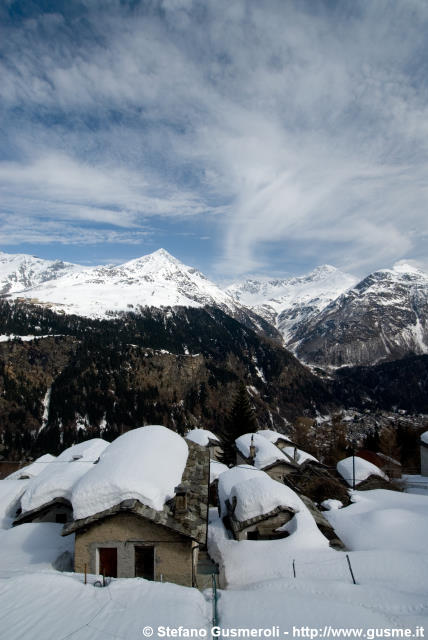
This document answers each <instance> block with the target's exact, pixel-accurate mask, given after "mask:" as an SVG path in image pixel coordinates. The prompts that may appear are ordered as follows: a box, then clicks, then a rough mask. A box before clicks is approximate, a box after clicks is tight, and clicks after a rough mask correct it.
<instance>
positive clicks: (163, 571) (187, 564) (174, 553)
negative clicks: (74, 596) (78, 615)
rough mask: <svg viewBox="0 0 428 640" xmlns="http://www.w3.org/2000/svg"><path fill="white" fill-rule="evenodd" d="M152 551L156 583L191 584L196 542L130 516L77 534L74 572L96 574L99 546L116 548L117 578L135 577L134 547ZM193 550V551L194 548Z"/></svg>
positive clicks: (109, 519)
mask: <svg viewBox="0 0 428 640" xmlns="http://www.w3.org/2000/svg"><path fill="white" fill-rule="evenodd" d="M145 544H147V545H149V546H154V548H155V580H157V581H160V580H162V581H164V582H174V583H176V584H181V585H185V586H192V585H193V582H194V580H193V575H194V570H193V569H194V567H193V563H196V562H197V546H198V545H197V543H195V542H193V541H192V540H191V539H190V538H186V537H185V536H182V535H180V534H178V533H175V532H174V531H172V530H170V529H168V528H166V527H164V526H162V525H159V524H155V523H153V522H151V521H150V520H146V519H144V518H139V517H137V516H135V515H134V514H131V513H120V514H116V515H112V516H109V517H107V518H106V519H104V520H102V521H99V522H96V523H94V524H92V525H91V526H89V527H88V528H87V529H86V530H82V531H78V532H77V533H76V542H75V553H74V570H75V571H76V572H77V573H83V572H84V570H85V564H86V565H87V571H88V573H94V574H96V573H98V572H99V564H98V552H97V549H98V548H100V547H115V548H116V549H117V577H118V578H133V577H135V547H136V546H142V545H145ZM194 548H195V551H193V549H194Z"/></svg>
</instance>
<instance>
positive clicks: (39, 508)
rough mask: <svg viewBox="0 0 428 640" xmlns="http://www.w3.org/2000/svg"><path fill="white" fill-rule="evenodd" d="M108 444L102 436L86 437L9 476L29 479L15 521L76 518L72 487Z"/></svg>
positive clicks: (15, 523) (49, 520) (16, 523)
mask: <svg viewBox="0 0 428 640" xmlns="http://www.w3.org/2000/svg"><path fill="white" fill-rule="evenodd" d="M108 445H109V443H108V442H107V441H106V440H103V439H102V438H93V439H91V440H86V441H85V442H80V443H78V444H76V445H72V446H71V447H68V448H67V449H65V450H64V451H63V452H62V453H61V454H60V455H59V456H58V457H57V458H54V457H53V456H50V455H49V454H47V455H45V456H42V457H41V458H38V460H36V461H35V462H34V463H33V464H32V465H29V466H28V467H26V468H24V469H20V470H19V471H18V472H17V473H15V474H13V475H12V476H10V477H11V479H14V478H22V479H27V480H28V483H27V485H26V488H25V491H24V493H23V495H22V498H21V506H20V510H19V513H18V515H17V517H16V518H15V520H14V523H13V524H14V525H19V524H24V523H26V522H56V523H60V524H64V523H66V522H70V521H71V520H73V507H72V504H71V502H70V496H71V492H72V488H73V486H74V485H75V484H76V482H78V480H80V478H81V477H82V476H84V475H85V474H86V473H87V472H88V470H90V469H91V468H92V467H93V466H94V465H95V464H96V463H97V461H98V459H99V456H100V455H101V454H102V452H103V451H104V450H105V449H106V447H108Z"/></svg>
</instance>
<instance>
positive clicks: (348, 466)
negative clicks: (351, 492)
mask: <svg viewBox="0 0 428 640" xmlns="http://www.w3.org/2000/svg"><path fill="white" fill-rule="evenodd" d="M354 457H355V484H356V485H357V484H360V482H364V480H367V478H369V477H370V476H379V477H380V478H383V479H384V480H388V479H389V478H388V476H387V475H386V474H385V473H384V472H383V471H381V470H380V469H379V467H377V466H376V465H375V464H372V463H371V462H369V461H368V460H364V459H363V458H359V457H358V456H350V457H349V458H345V459H344V460H340V462H338V463H337V466H336V468H337V472H338V473H340V475H341V476H342V478H343V479H344V480H346V482H347V483H348V484H349V486H350V487H352V481H353V477H354V462H353V458H354Z"/></svg>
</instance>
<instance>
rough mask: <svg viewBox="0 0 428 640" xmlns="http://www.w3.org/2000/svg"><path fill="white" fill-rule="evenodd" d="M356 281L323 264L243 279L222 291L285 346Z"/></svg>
mask: <svg viewBox="0 0 428 640" xmlns="http://www.w3.org/2000/svg"><path fill="white" fill-rule="evenodd" d="M356 282H357V280H356V278H354V277H353V276H351V275H349V274H347V273H343V272H342V271H339V269H336V268H335V267H332V266H331V265H323V266H320V267H317V268H316V269H314V270H313V271H312V272H311V273H309V274H307V275H304V276H299V277H295V278H286V279H273V280H272V279H269V280H267V279H265V280H262V279H259V280H257V279H252V280H246V281H244V282H242V283H235V284H233V285H230V286H229V287H228V288H227V289H226V291H227V292H228V293H230V294H231V295H232V296H233V297H234V298H235V300H237V301H239V302H241V303H242V304H245V305H246V306H249V307H251V308H252V309H253V310H254V311H255V312H256V313H257V314H258V315H260V316H262V317H263V318H265V319H266V320H267V321H269V322H271V323H272V324H273V325H274V326H276V327H277V329H278V330H279V331H280V333H281V334H282V336H283V338H284V341H285V344H286V345H288V344H289V343H290V342H292V341H293V339H294V335H295V333H296V331H298V330H299V328H300V327H301V326H305V324H307V323H308V322H309V321H310V320H311V319H313V318H315V317H316V316H317V315H318V314H319V313H320V312H321V311H322V310H323V309H324V308H325V307H326V306H327V305H328V304H329V303H330V302H332V300H335V299H336V298H337V297H338V296H339V295H340V294H341V293H343V292H344V291H346V290H347V289H349V288H350V287H352V286H353V285H354V284H356Z"/></svg>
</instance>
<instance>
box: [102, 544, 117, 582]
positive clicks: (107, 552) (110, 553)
mask: <svg viewBox="0 0 428 640" xmlns="http://www.w3.org/2000/svg"><path fill="white" fill-rule="evenodd" d="M98 552H99V554H100V573H101V574H103V575H105V576H109V577H110V578H117V549H115V548H112V547H103V548H101V549H98Z"/></svg>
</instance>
